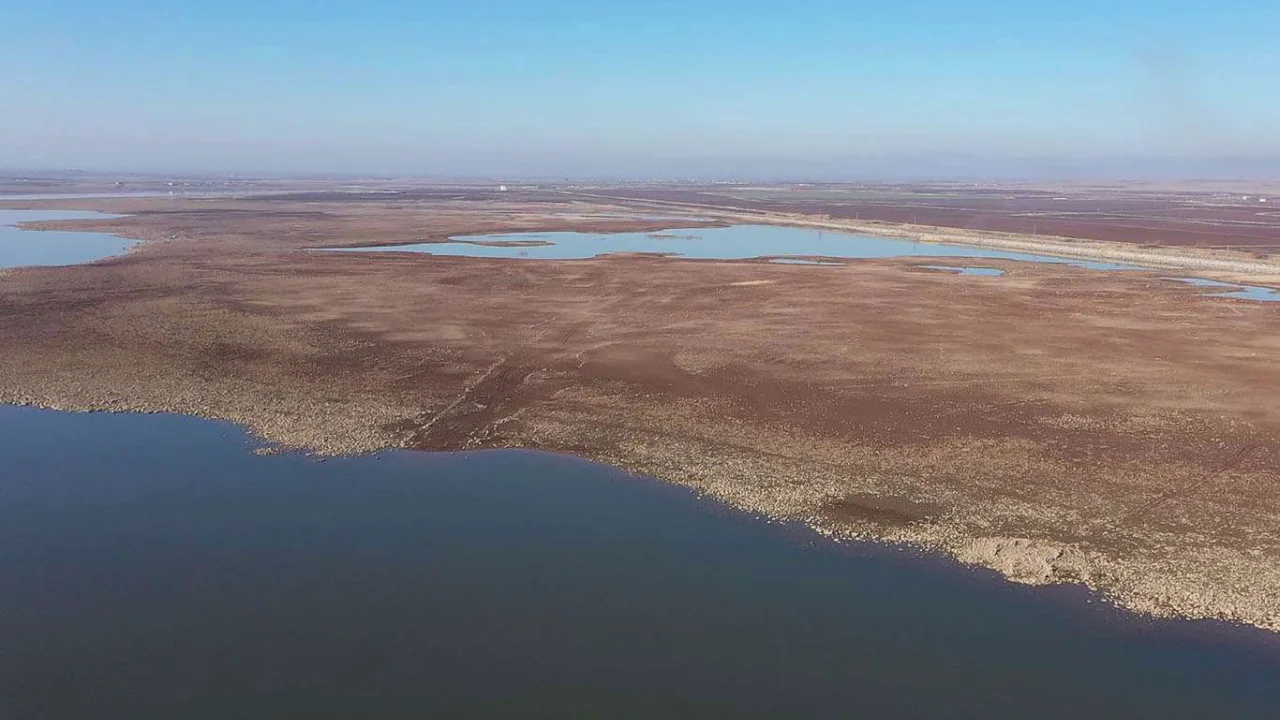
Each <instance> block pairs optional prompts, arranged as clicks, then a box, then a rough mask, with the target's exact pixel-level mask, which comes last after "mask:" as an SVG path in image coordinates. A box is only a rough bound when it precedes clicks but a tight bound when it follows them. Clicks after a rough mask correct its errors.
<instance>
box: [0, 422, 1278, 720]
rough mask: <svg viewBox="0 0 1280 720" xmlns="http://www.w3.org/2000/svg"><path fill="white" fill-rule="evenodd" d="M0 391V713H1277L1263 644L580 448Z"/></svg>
mask: <svg viewBox="0 0 1280 720" xmlns="http://www.w3.org/2000/svg"><path fill="white" fill-rule="evenodd" d="M251 448H252V442H251V441H249V440H248V439H247V438H246V437H245V435H244V434H243V433H241V432H240V431H239V430H237V429H236V428H234V427H231V426H228V425H225V424H221V423H214V422H207V421H202V420H195V419H190V418H182V417H174V416H163V415H79V414H69V413H60V412H52V411H43V410H34V409H25V408H14V407H4V406H0V458H3V459H4V465H3V466H4V472H3V473H0V567H2V568H3V570H2V571H0V638H3V639H4V640H3V643H4V650H3V652H0V716H2V717H12V718H90V717H92V718H130V719H131V720H134V719H138V718H176V717H181V718H197V719H198V718H210V719H213V718H218V719H222V718H228V717H245V718H284V717H298V718H309V719H317V718H344V719H345V718H354V717H359V718H365V719H368V720H377V719H380V718H422V717H450V718H462V717H513V716H519V717H534V716H537V717H610V718H614V717H645V718H648V717H688V718H706V717H869V718H882V717H893V718H925V717H931V718H936V717H948V718H984V719H986V718H1019V719H1020V718H1029V717H1034V718H1071V719H1073V720H1075V719H1077V718H1082V717H1123V718H1161V719H1162V720H1167V719H1168V718H1210V717H1211V718H1216V719H1223V718H1273V717H1275V714H1274V712H1275V708H1276V707H1280V642H1278V641H1277V639H1276V638H1275V636H1272V635H1268V634H1266V633H1262V632H1254V631H1250V630H1246V629H1241V628H1232V627H1228V626H1224V625H1219V624H1214V623H1189V622H1176V621H1154V620H1145V619H1141V618H1137V617H1135V616H1132V615H1129V614H1127V613H1123V612H1120V611H1117V610H1114V609H1112V608H1110V607H1108V606H1106V605H1103V604H1100V603H1097V602H1089V599H1088V596H1087V595H1086V594H1085V593H1083V592H1081V591H1076V590H1068V589H1062V588H1058V589H1045V588H1040V589H1034V588H1026V587H1021V586H1016V585H1012V584H1009V583H1005V582H1003V581H1001V580H999V579H997V578H995V577H994V576H993V575H991V574H990V573H987V572H978V571H969V570H966V569H963V568H959V567H957V566H955V565H953V564H951V563H948V562H944V561H941V560H937V559H932V558H929V557H927V556H922V555H919V554H916V553H912V552H907V551H902V550H895V549H890V548H883V547H878V546H872V545H836V544H833V543H830V542H827V541H824V540H821V539H819V538H817V537H816V536H814V535H812V534H810V533H808V532H806V531H803V530H800V529H797V528H793V527H789V526H782V525H776V524H769V523H765V522H762V521H760V520H758V519H756V518H752V517H748V516H744V515H742V514H740V513H737V512H733V511H730V510H728V509H725V508H723V507H721V506H719V505H716V504H714V503H709V502H705V501H701V500H699V499H697V498H695V497H694V496H693V495H692V494H691V493H689V492H687V491H684V490H681V489H678V488H675V487H671V486H667V485H663V484H660V483H657V482H653V481H649V480H646V479H643V478H639V477H635V476H632V475H628V474H625V473H623V472H620V471H617V470H614V469H611V468H608V467H604V466H600V465H596V464H593V463H589V462H585V461H580V460H576V459H573V458H568V457H563V456H556V455H547V454H537V453H529V452H518V451H500V452H482V453H459V454H427V453H414V452H386V453H382V454H379V455H376V456H372V457H361V458H343V459H332V460H328V461H325V462H321V461H318V460H315V459H311V458H307V457H303V456H299V455H295V454H281V455H274V456H257V455H255V454H253V453H252V452H251Z"/></svg>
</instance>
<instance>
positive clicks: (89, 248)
mask: <svg viewBox="0 0 1280 720" xmlns="http://www.w3.org/2000/svg"><path fill="white" fill-rule="evenodd" d="M112 217H118V216H116V215H107V214H105V213H98V212H88V211H82V210H3V209H0V268H11V267H24V266H29V265H78V264H80V263H86V262H93V261H94V260H101V259H102V258H105V257H111V256H113V255H120V254H123V253H124V252H126V251H128V249H129V248H130V247H132V246H133V245H134V243H135V242H137V241H135V240H130V239H127V238H120V237H116V236H114V235H111V234H108V233H100V232H65V231H61V230H39V231H32V230H20V229H18V228H16V227H14V225H16V224H18V223H24V222H40V221H43V220H93V219H103V218H112Z"/></svg>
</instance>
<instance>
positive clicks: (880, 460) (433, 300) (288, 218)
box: [0, 193, 1280, 630]
mask: <svg viewBox="0 0 1280 720" xmlns="http://www.w3.org/2000/svg"><path fill="white" fill-rule="evenodd" d="M46 204H48V205H54V204H56V203H46ZM75 207H77V208H82V209H97V210H108V211H114V212H127V213H132V214H131V215H129V216H128V217H123V218H118V219H113V220H102V221H92V222H78V223H70V224H67V223H64V224H62V225H63V226H74V227H80V228H84V229H89V228H92V229H103V230H110V231H113V232H119V233H121V234H125V235H128V236H132V237H138V238H141V239H145V240H150V241H151V242H147V243H144V244H142V245H140V246H138V248H137V249H136V250H135V251H134V252H132V253H130V254H129V255H127V256H124V257H120V258H115V259H111V260H106V261H102V262H99V263H96V264H92V265H86V266H79V267H71V268H47V269H22V270H14V271H8V272H4V273H0V346H3V347H4V348H5V351H4V352H3V353H0V402H10V403H13V402H16V403H28V404H35V405H41V406H48V407H59V408H68V409H94V410H142V411H174V412H181V413H189V414H195V415H202V416H207V417H215V418H223V419H229V420H233V421H236V422H239V423H243V424H245V425H247V426H249V427H250V428H252V429H253V430H254V431H256V432H258V433H260V434H261V435H262V436H264V437H265V438H267V439H269V440H272V441H275V442H277V443H280V444H282V445H287V446H294V447H301V448H307V449H312V450H317V451H320V452H326V453H345V452H361V451H369V450H375V449H378V448H383V447H414V448H424V449H462V448H488V447H534V448H542V449H547V450H554V451H562V452H570V453H575V454H579V455H582V456H585V457H589V458H592V459H596V460H601V461H605V462H609V463H613V464H616V465H620V466H623V467H626V468H629V469H632V470H635V471H638V472H643V473H646V474H649V475H653V476H656V477H659V478H664V479H666V480H670V481H673V482H678V483H682V484H685V485H688V486H691V487H694V488H696V489H698V490H700V491H703V492H705V493H708V494H710V495H713V496H715V497H718V498H722V499H724V500H726V501H728V502H730V503H732V504H734V505H737V506H739V507H742V508H746V509H749V510H754V511H758V512H761V513H765V514H768V515H771V516H775V517H780V518H787V519H792V520H799V521H803V522H807V523H809V524H811V525H813V526H814V527H817V528H819V529H821V530H823V531H825V532H829V533H831V534H834V535H838V536H850V537H853V536H857V537H868V538H876V539H883V540H889V541H899V542H908V543H913V544H919V545H922V546H926V547H929V548H935V549H938V550H941V551H944V552H947V553H950V554H952V555H954V556H955V557H957V558H959V559H961V560H963V561H965V562H969V563H975V564H979V565H983V566H987V567H991V568H995V569H997V570H999V571H1001V572H1003V573H1004V574H1006V575H1007V576H1009V577H1010V578H1012V579H1014V580H1017V581H1021V582H1030V583H1046V582H1080V583H1084V584H1088V585H1090V586H1092V587H1094V588H1097V589H1099V590H1102V591H1103V592H1105V593H1107V594H1108V595H1109V596H1110V597H1112V598H1115V599H1116V600H1118V601H1119V602H1121V603H1123V604H1124V605H1126V606H1128V607H1131V608H1134V609H1137V610H1141V611H1145V612H1151V613H1155V614H1160V615H1174V614H1177V615H1185V616H1190V617H1221V618H1227V619H1232V620H1238V621H1241V622H1245V623H1250V624H1253V625H1257V626H1260V627H1265V628H1269V629H1272V630H1280V403H1278V402H1277V400H1280V304H1276V303H1270V304H1268V303H1253V302H1248V301H1240V300H1232V299H1223V298H1210V297H1206V296H1205V294H1204V293H1203V292H1202V291H1200V290H1198V289H1196V288H1191V287H1186V286H1182V285H1178V284H1175V283H1170V282H1168V281H1164V280H1161V279H1159V277H1158V276H1157V274H1155V273H1125V274H1119V273H1111V274H1108V273H1098V272H1091V271H1086V270H1078V269H1074V268H1069V267H1060V266H1052V267H1050V266H1037V265H1031V264H1025V263H1011V262H1003V261H991V260H983V262H982V264H983V265H985V266H994V267H998V268H1000V269H1002V270H1004V271H1006V275H1005V276H1002V277H960V276H956V275H953V274H950V273H943V272H935V271H930V270H927V269H924V268H922V267H920V266H922V265H925V264H928V263H929V260H928V259H894V260H876V261H852V262H847V263H842V264H838V265H833V266H791V265H775V264H769V263H764V262H754V261H689V260H678V259H666V258H655V257H616V256H615V257H608V258H597V259H593V260H581V261H524V260H487V259H478V258H454V257H435V256H426V255H411V254H408V253H379V254H360V255H353V254H346V253H342V254H339V253H333V254H329V253H322V252H314V251H311V250H309V248H316V247H324V246H338V245H373V244H389V243H408V242H424V241H431V240H440V239H444V238H445V237H446V236H448V235H452V234H462V233H466V234H476V233H486V232H500V231H514V230H528V231H538V230H575V229H576V230H590V229H595V230H641V229H648V230H656V229H659V228H664V227H670V226H672V225H673V224H684V225H693V224H696V223H693V222H689V223H672V222H671V221H670V220H664V221H661V222H653V221H642V220H626V219H625V215H626V213H627V212H628V210H627V209H626V208H625V207H620V206H617V205H611V204H606V203H603V202H599V203H598V204H592V203H587V202H569V201H567V200H564V199H557V198H555V197H551V196H542V195H538V196H533V195H530V196H523V197H522V196H519V195H504V196H499V195H496V194H489V195H486V194H484V193H479V194H473V195H471V196H468V199H462V200H451V199H444V198H431V199H427V198H418V199H414V200H400V199H395V198H378V199H368V200H364V201H361V202H358V203H357V202H347V201H344V200H343V199H341V198H331V197H325V196H319V197H317V198H310V199H307V200H305V201H304V200H300V199H297V198H289V197H283V196H282V197H279V198H274V199H257V200H231V199H206V200H177V201H175V200H140V199H133V200H102V201H92V202H85V201H77V202H76V203H75Z"/></svg>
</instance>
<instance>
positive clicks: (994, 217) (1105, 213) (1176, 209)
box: [596, 183, 1280, 256]
mask: <svg viewBox="0 0 1280 720" xmlns="http://www.w3.org/2000/svg"><path fill="white" fill-rule="evenodd" d="M596 192H601V193H606V194H609V195H616V196H619V197H629V198H635V199H649V200H663V201H669V202H670V201H674V202H682V203H691V204H694V205H708V206H721V207H724V206H729V207H736V208H741V209H744V210H754V211H771V212H784V213H786V212H794V213H805V214H810V215H817V214H823V215H826V216H828V217H829V218H830V219H832V220H853V219H859V220H863V221H872V222H884V223H902V224H916V225H927V226H933V227H942V228H955V229H962V230H975V231H980V232H984V233H991V232H996V233H1000V232H1006V233H1025V234H1038V235H1043V236H1053V237H1067V238H1081V239H1086V240H1103V241H1109V242H1121V243H1131V244H1138V245H1154V246H1181V247H1193V248H1207V249H1227V250H1237V251H1245V252H1248V253H1250V254H1255V255H1264V256H1265V255H1269V254H1275V255H1280V185H1275V184H1272V185H1263V186H1258V185H1253V186H1233V185H1230V184H1226V183H1218V184H1212V183H1199V184H1193V185H1190V184H1189V185H1186V186H1172V187H1170V186H1151V185H1140V184H1112V185H1066V186H1050V187H1041V186H1036V185H1003V186H993V185H985V186H984V185H976V186H975V185H973V184H943V185H805V186H781V187H759V186H751V187H744V186H720V187H717V186H706V185H702V186H692V187H678V186H657V187H634V186H621V187H614V188H599V189H597V190H596Z"/></svg>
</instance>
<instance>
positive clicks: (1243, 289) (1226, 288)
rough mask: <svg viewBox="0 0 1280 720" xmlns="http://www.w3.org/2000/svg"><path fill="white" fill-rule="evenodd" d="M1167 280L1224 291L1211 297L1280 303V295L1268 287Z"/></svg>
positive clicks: (1192, 280)
mask: <svg viewBox="0 0 1280 720" xmlns="http://www.w3.org/2000/svg"><path fill="white" fill-rule="evenodd" d="M1165 279H1166V280H1173V281H1175V282H1180V283H1185V284H1187V285H1195V286H1196V287H1210V288H1222V289H1223V292H1217V293H1209V295H1210V296H1211V297H1229V298H1240V299H1241V300H1257V301H1259V302H1280V293H1278V292H1276V291H1275V290H1273V289H1271V288H1267V287H1258V286H1256V285H1235V284H1233V283H1226V282H1220V281H1218V280H1206V279H1204V278H1190V277H1173V278H1165Z"/></svg>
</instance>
